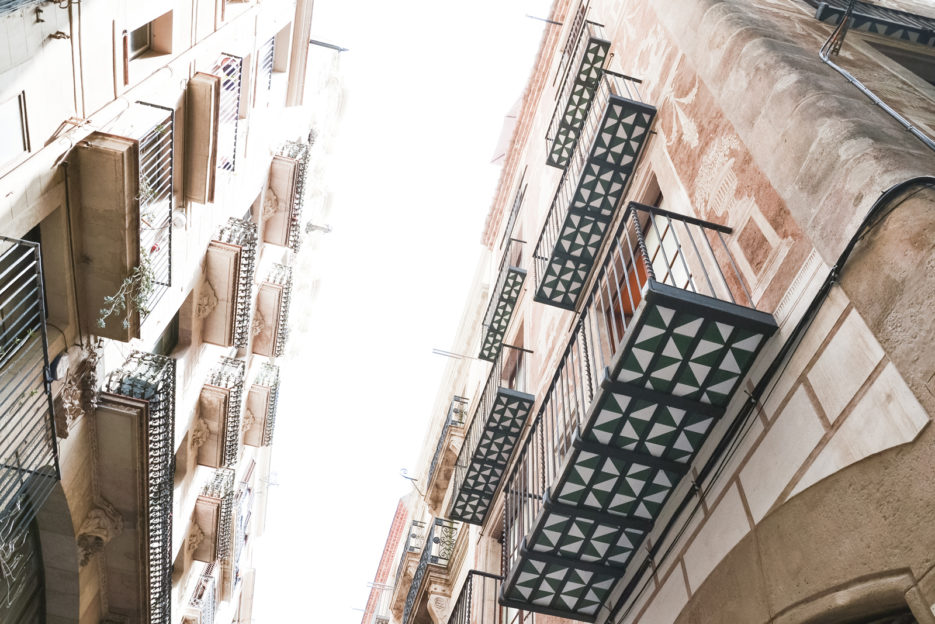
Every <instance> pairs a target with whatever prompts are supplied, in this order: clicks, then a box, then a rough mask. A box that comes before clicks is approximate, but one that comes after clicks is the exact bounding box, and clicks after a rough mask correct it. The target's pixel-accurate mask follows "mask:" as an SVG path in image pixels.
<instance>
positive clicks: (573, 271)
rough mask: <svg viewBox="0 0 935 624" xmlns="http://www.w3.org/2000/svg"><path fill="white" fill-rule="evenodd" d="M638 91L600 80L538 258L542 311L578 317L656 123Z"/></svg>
mask: <svg viewBox="0 0 935 624" xmlns="http://www.w3.org/2000/svg"><path fill="white" fill-rule="evenodd" d="M635 87H636V83H635V82H634V81H633V80H632V79H630V78H626V77H623V76H618V75H616V74H612V73H611V72H607V71H604V72H603V73H602V77H601V80H600V82H599V83H598V86H597V89H596V91H595V93H594V98H593V103H592V105H591V108H590V110H589V112H588V116H587V118H586V119H585V120H584V123H583V125H582V127H581V130H580V133H579V138H578V141H577V143H576V145H575V149H574V151H573V152H572V156H571V158H570V160H569V162H568V165H567V166H566V168H565V171H564V173H563V174H562V179H561V181H560V182H559V185H558V190H557V191H556V193H555V197H554V198H553V200H552V205H551V206H550V208H549V214H548V216H547V217H546V220H545V224H544V225H543V227H542V232H541V234H540V235H539V240H538V242H537V243H536V249H535V251H534V253H533V268H534V270H535V278H536V294H535V300H536V301H538V302H540V303H546V304H549V305H553V306H557V307H559V308H564V309H567V310H573V309H574V308H575V306H576V305H577V303H578V298H579V295H580V294H581V290H582V289H583V288H584V285H585V283H586V282H587V280H588V276H589V275H590V274H591V270H592V269H593V267H594V264H595V262H596V261H597V256H598V252H599V251H600V248H601V245H602V244H603V242H604V239H605V237H606V234H607V228H608V227H609V225H610V223H611V222H612V221H613V220H614V214H615V211H616V209H617V205H618V204H619V203H620V200H621V198H622V197H623V195H624V193H625V191H626V188H627V185H628V183H629V181H630V177H631V174H632V173H633V169H634V167H635V166H636V163H637V161H638V160H639V156H640V152H641V151H642V148H643V145H644V143H645V140H646V137H647V135H648V134H649V129H650V127H651V126H652V123H653V119H654V118H655V116H656V109H655V108H653V107H652V106H649V105H647V104H643V103H641V102H640V101H639V93H638V92H637V91H636V88H635Z"/></svg>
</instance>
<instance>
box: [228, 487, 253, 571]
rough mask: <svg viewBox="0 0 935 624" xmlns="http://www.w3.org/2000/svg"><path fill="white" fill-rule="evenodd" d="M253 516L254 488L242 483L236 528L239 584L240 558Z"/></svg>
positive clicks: (235, 553)
mask: <svg viewBox="0 0 935 624" xmlns="http://www.w3.org/2000/svg"><path fill="white" fill-rule="evenodd" d="M252 514H253V488H251V487H250V485H249V484H247V483H241V484H240V489H239V490H238V492H237V520H236V526H235V527H234V531H235V534H234V552H233V564H234V580H235V581H236V582H237V583H239V582H240V581H241V576H240V556H241V555H242V554H243V550H244V547H246V545H247V537H248V532H247V529H249V528H250V516H251V515H252Z"/></svg>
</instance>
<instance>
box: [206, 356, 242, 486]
mask: <svg viewBox="0 0 935 624" xmlns="http://www.w3.org/2000/svg"><path fill="white" fill-rule="evenodd" d="M245 370H246V363H244V361H243V360H235V359H233V358H227V357H222V358H221V361H220V362H219V363H218V365H217V366H216V367H215V368H214V369H213V370H212V371H211V372H210V373H209V374H208V379H207V380H205V385H206V386H215V387H217V388H224V389H225V390H227V391H228V392H229V394H228V400H227V414H225V417H224V420H225V426H224V431H225V434H224V456H223V458H222V464H223V465H224V466H226V467H228V468H230V467H231V466H233V465H234V464H235V463H237V460H238V459H239V458H240V452H241V449H242V441H241V438H240V421H241V413H242V411H243V409H242V406H243V386H244V371H245Z"/></svg>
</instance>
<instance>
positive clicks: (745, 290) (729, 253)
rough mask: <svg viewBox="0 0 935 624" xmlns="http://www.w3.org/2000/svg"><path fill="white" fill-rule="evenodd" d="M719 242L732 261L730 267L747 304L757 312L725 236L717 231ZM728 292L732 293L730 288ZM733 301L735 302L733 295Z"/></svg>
mask: <svg viewBox="0 0 935 624" xmlns="http://www.w3.org/2000/svg"><path fill="white" fill-rule="evenodd" d="M717 237H718V240H720V241H721V246H722V247H723V248H724V253H725V254H727V259H728V260H729V261H730V266H731V268H732V269H733V270H734V276H735V277H736V278H737V281H738V282H740V288H741V289H742V290H743V294H744V295H745V296H746V297H747V302H748V303H749V304H750V307H751V308H753V309H754V310H756V305H755V304H754V303H753V297H751V296H750V292H749V291H748V290H747V286H746V285H745V284H744V280H743V276H741V275H740V271H739V270H738V269H737V265H736V264H734V256H733V254H732V253H731V252H730V249H728V248H727V243H726V242H724V236H723V234H721V231H720V230H718V231H717ZM727 291H728V292H730V287H729V286H728V288H727ZM731 301H733V295H731Z"/></svg>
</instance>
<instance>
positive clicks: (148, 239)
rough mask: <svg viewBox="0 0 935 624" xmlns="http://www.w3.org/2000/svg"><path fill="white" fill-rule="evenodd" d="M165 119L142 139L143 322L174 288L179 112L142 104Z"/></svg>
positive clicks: (140, 193)
mask: <svg viewBox="0 0 935 624" xmlns="http://www.w3.org/2000/svg"><path fill="white" fill-rule="evenodd" d="M140 104H142V105H144V106H147V107H149V108H152V109H156V110H162V111H164V112H165V115H164V116H163V117H162V119H161V120H159V121H157V122H156V123H155V124H154V125H153V126H152V127H150V129H149V130H147V131H146V132H144V133H143V134H142V135H141V137H140V139H139V166H140V177H139V207H140V265H141V266H140V268H141V269H142V271H143V273H144V275H146V277H144V279H148V280H150V281H151V284H149V285H148V287H147V286H144V287H143V289H142V290H141V293H142V295H143V297H144V301H143V302H142V304H143V305H142V309H141V310H140V311H139V312H140V318H141V319H143V318H146V316H148V315H149V313H150V311H152V309H153V308H154V307H155V306H156V304H157V303H158V302H159V300H160V299H161V298H162V296H163V295H164V294H165V293H166V291H167V290H168V289H169V286H171V285H172V201H173V198H174V193H173V180H174V176H175V149H174V144H175V111H174V110H173V109H171V108H166V107H164V106H157V105H155V104H148V103H146V102H140Z"/></svg>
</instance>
